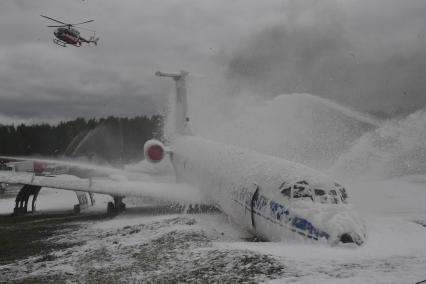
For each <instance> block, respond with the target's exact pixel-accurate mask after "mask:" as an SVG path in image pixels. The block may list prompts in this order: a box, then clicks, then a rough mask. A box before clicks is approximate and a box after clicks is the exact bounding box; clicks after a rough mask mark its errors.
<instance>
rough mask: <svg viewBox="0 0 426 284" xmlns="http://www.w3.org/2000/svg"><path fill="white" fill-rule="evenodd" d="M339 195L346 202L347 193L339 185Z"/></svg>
mask: <svg viewBox="0 0 426 284" xmlns="http://www.w3.org/2000/svg"><path fill="white" fill-rule="evenodd" d="M339 192H340V197H341V198H342V202H343V203H347V201H346V199H347V198H348V194H347V193H346V189H345V188H343V187H341V188H339Z"/></svg>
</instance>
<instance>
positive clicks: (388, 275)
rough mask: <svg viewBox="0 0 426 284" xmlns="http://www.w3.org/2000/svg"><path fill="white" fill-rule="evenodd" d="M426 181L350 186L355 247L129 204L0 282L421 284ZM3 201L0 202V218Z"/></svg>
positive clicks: (5, 271)
mask: <svg viewBox="0 0 426 284" xmlns="http://www.w3.org/2000/svg"><path fill="white" fill-rule="evenodd" d="M425 178H426V177H421V176H416V177H410V178H400V179H397V180H385V181H380V182H364V183H360V184H357V185H356V184H354V185H353V186H352V190H351V192H352V193H353V194H352V202H353V205H354V207H355V208H363V210H362V212H361V213H362V215H363V217H364V219H365V220H366V223H367V227H368V240H367V242H366V243H365V245H363V246H362V247H360V248H354V247H351V246H348V247H345V246H340V247H328V246H322V245H317V244H309V243H297V242H292V241H289V242H284V243H270V242H269V243H268V242H266V243H262V242H250V241H247V240H246V238H247V237H249V236H248V235H246V233H244V232H242V231H240V230H238V227H237V226H235V225H234V224H230V223H229V221H228V220H227V218H226V216H224V215H223V214H221V213H214V214H175V213H173V212H168V211H167V210H165V211H163V212H162V213H160V214H159V213H158V212H159V211H156V210H155V208H156V207H155V206H152V205H146V204H144V203H143V202H142V201H141V200H134V201H133V202H132V201H131V200H128V204H130V208H129V209H128V212H126V213H124V214H122V215H119V216H117V217H115V218H113V219H109V218H101V219H100V220H96V221H90V220H89V221H77V222H74V223H75V224H78V225H79V228H78V229H75V230H64V231H59V232H58V233H57V234H55V235H54V236H52V237H50V238H47V239H46V240H45V242H49V243H70V244H76V245H75V246H71V247H69V248H65V249H60V250H55V251H52V252H50V253H49V255H48V256H40V255H35V256H31V257H29V258H26V259H23V260H17V261H14V262H11V263H8V264H5V265H2V266H0V275H2V279H8V280H19V279H33V280H43V281H44V280H46V281H49V280H52V279H53V280H55V281H56V280H58V279H62V280H64V279H67V280H70V281H79V282H87V281H89V282H90V281H97V282H99V281H103V280H105V281H106V280H113V281H114V282H128V281H134V280H137V281H140V282H144V283H145V282H161V281H163V282H176V281H177V282H185V281H186V282H200V283H201V282H210V283H212V282H216V283H223V282H263V281H271V282H272V283H282V282H283V281H286V282H295V283H318V282H323V283H330V282H331V283H333V282H337V283H416V282H419V281H421V280H425V279H426V274H425V270H424V268H425V267H426V245H425V241H424V240H425V239H426V227H425V225H424V224H425V223H426V209H425V206H424V202H422V200H423V201H424V200H425V198H426V190H425V186H426V183H425ZM401 188H403V189H404V192H405V194H401ZM43 191H44V192H43ZM43 191H42V192H43V194H41V196H40V197H39V198H40V203H39V210H40V211H42V212H53V211H56V210H58V209H62V210H63V209H70V208H72V204H73V203H74V202H75V196H73V193H72V192H66V191H59V190H46V189H44V190H43ZM413 197H414V198H413ZM96 199H97V205H96V206H95V208H92V209H91V210H89V213H83V214H93V213H95V214H100V215H101V214H103V210H105V208H104V207H105V206H106V202H107V201H109V199H108V198H107V197H103V196H100V195H97V196H96ZM12 202H13V199H2V200H1V201H0V208H1V211H2V213H5V212H7V211H8V209H7V208H10V204H11V203H12ZM159 206H160V205H159ZM9 212H10V211H9ZM74 223H73V224H74Z"/></svg>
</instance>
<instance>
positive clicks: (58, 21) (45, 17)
mask: <svg viewBox="0 0 426 284" xmlns="http://www.w3.org/2000/svg"><path fill="white" fill-rule="evenodd" d="M40 16H42V17H43V18H46V19H49V20H52V21H54V22H57V23H60V24H63V25H68V24H67V23H64V22H61V21H58V20H55V19H53V18H50V17H48V16H43V15H40Z"/></svg>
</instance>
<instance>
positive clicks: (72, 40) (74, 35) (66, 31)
mask: <svg viewBox="0 0 426 284" xmlns="http://www.w3.org/2000/svg"><path fill="white" fill-rule="evenodd" d="M40 16H42V17H43V18H46V19H49V20H51V21H54V22H57V23H60V24H61V25H60V26H58V25H56V26H48V27H54V28H57V29H56V30H55V31H54V32H53V35H54V36H55V37H56V38H53V42H54V43H55V44H57V45H59V46H62V47H66V46H67V44H71V45H74V46H76V47H80V46H81V43H83V42H85V43H87V44H91V43H93V44H95V45H98V40H99V38H95V34H96V32H95V31H94V30H91V29H87V28H82V27H76V26H77V25H81V24H86V23H90V22H93V20H89V21H85V22H81V23H77V24H67V23H64V22H61V21H58V20H55V19H53V18H50V17H47V16H44V15H40ZM72 27H75V28H72ZM77 29H84V30H88V31H91V32H93V36H91V37H90V38H89V39H85V38H84V37H82V36H81V35H80V32H79V31H78V30H77Z"/></svg>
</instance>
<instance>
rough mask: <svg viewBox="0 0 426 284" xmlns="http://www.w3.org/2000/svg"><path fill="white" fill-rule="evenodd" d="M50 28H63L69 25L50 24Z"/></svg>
mask: <svg viewBox="0 0 426 284" xmlns="http://www.w3.org/2000/svg"><path fill="white" fill-rule="evenodd" d="M48 27H49V28H63V27H67V25H62V26H48Z"/></svg>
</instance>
